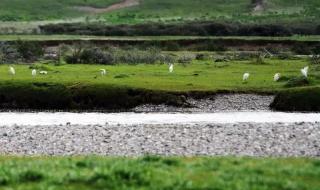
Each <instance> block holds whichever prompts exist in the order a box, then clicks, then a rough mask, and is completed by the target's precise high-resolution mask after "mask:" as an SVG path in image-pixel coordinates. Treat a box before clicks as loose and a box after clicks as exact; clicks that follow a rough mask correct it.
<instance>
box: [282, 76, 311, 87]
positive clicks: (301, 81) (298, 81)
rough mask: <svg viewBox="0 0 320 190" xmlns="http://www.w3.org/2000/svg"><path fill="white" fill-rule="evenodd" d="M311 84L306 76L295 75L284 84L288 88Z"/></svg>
mask: <svg viewBox="0 0 320 190" xmlns="http://www.w3.org/2000/svg"><path fill="white" fill-rule="evenodd" d="M307 85H309V80H308V79H307V78H305V77H293V78H291V79H289V80H288V82H287V83H286V84H285V85H284V86H285V87H287V88H291V87H299V86H307Z"/></svg>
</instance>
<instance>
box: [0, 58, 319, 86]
mask: <svg viewBox="0 0 320 190" xmlns="http://www.w3.org/2000/svg"><path fill="white" fill-rule="evenodd" d="M306 65H308V62H307V60H274V59H268V60H266V64H263V65H258V64H255V63H252V61H232V62H222V63H214V62H212V61H194V62H193V63H192V64H189V65H186V66H183V65H181V64H178V65H176V66H175V70H174V73H169V72H168V66H167V65H160V64H153V65H144V64H137V65H126V64H119V65H113V66H104V65H88V64H86V65H61V66H54V65H52V64H38V65H37V67H38V68H39V70H47V71H48V72H49V73H48V75H46V76H40V75H38V76H36V77H35V78H33V77H32V76H31V70H30V69H29V66H28V65H13V66H14V68H15V69H16V75H15V76H14V77H12V76H11V75H9V73H8V68H9V67H8V65H1V66H0V81H2V82H5V81H11V82H12V81H14V82H17V83H19V82H22V83H25V82H28V83H32V82H49V83H50V82H51V83H62V84H67V85H74V84H79V83H81V84H103V85H115V86H126V87H131V88H143V89H150V90H165V91H192V90H193V91H194V90H196V91H217V90H229V91H255V92H264V91H266V92H274V91H278V90H281V89H283V85H284V84H285V82H274V81H273V76H274V74H275V73H278V72H280V73H281V74H282V76H287V77H292V76H300V75H301V74H300V69H301V68H303V67H304V66H306ZM100 69H106V70H107V73H108V74H107V75H106V76H100V71H99V70H100ZM245 72H249V73H250V74H251V76H250V80H249V81H248V82H247V83H243V81H242V75H243V74H244V73H245ZM310 72H311V73H310V78H309V79H310V81H311V84H310V86H318V85H319V84H320V78H319V68H318V67H311V69H310Z"/></svg>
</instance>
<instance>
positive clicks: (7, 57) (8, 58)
mask: <svg viewBox="0 0 320 190" xmlns="http://www.w3.org/2000/svg"><path fill="white" fill-rule="evenodd" d="M20 59H21V56H20V53H19V52H18V50H17V49H16V48H15V47H14V46H12V45H10V44H7V43H5V42H0V64H3V63H14V62H17V61H19V60H20Z"/></svg>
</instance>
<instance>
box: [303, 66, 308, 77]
mask: <svg viewBox="0 0 320 190" xmlns="http://www.w3.org/2000/svg"><path fill="white" fill-rule="evenodd" d="M308 71H309V67H308V66H307V67H305V68H303V69H301V74H302V75H303V76H304V77H305V78H308Z"/></svg>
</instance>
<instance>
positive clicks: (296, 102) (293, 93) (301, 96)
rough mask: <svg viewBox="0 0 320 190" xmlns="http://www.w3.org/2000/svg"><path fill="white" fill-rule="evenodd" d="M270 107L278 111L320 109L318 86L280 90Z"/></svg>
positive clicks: (317, 110)
mask: <svg viewBox="0 0 320 190" xmlns="http://www.w3.org/2000/svg"><path fill="white" fill-rule="evenodd" d="M270 107H271V108H272V109H274V110H278V111H310V112H319V111H320V88H306V89H295V90H288V91H283V92H280V93H278V94H277V95H276V97H275V99H274V100H273V102H272V103H271V105H270Z"/></svg>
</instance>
